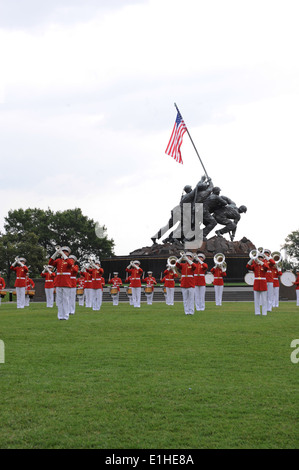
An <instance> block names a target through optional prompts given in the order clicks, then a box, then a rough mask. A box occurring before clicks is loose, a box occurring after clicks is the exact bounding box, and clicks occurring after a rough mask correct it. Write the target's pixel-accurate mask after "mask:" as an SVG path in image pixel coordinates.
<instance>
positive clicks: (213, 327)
mask: <svg viewBox="0 0 299 470" xmlns="http://www.w3.org/2000/svg"><path fill="white" fill-rule="evenodd" d="M253 312H254V308H253V303H247V302H239V303H233V302H230V303H224V305H223V306H222V307H217V308H216V306H215V304H214V303H212V302H209V303H206V310H205V311H204V312H196V313H195V315H194V316H193V317H192V316H185V315H184V313H183V307H182V303H176V304H175V306H173V307H170V306H166V305H165V304H163V303H154V304H153V305H152V306H148V305H146V304H142V307H141V308H140V309H134V308H133V307H131V306H129V305H128V303H122V304H120V305H119V306H118V307H113V306H112V304H110V303H104V304H103V306H102V309H101V310H100V311H99V312H93V311H92V310H90V309H86V308H85V307H77V311H76V314H75V315H74V316H71V317H70V319H69V320H68V321H58V320H57V309H56V308H53V309H47V308H46V307H45V304H42V303H40V304H39V303H31V305H30V307H27V308H25V309H24V310H17V309H16V304H15V303H9V304H2V305H1V307H0V339H1V340H2V341H3V342H4V344H5V363H1V364H0V394H1V401H0V416H1V426H0V448H3V449H4V448H38V449H41V448H44V449H45V448H64V449H66V448H70V449H71V448H72V449H74V448H85V449H91V448H98V449H203V448H209V449H224V448H226V449H227V448H235V449H236V448H250V449H261V448H298V446H299V428H298V414H299V412H298V410H299V391H298V390H299V363H298V364H294V363H292V362H291V359H290V355H291V352H292V349H291V347H290V344H291V341H292V340H293V339H296V338H299V307H296V306H295V302H285V303H282V302H281V303H280V307H279V308H278V309H275V310H274V311H273V312H272V313H269V314H268V316H266V317H262V316H260V317H256V316H255V315H254V313H253Z"/></svg>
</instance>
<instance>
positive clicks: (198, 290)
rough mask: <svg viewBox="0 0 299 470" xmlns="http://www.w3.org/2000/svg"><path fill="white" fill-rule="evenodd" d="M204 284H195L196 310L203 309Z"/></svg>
mask: <svg viewBox="0 0 299 470" xmlns="http://www.w3.org/2000/svg"><path fill="white" fill-rule="evenodd" d="M205 296H206V286H195V288H194V298H195V308H196V310H197V311H200V310H204V309H205Z"/></svg>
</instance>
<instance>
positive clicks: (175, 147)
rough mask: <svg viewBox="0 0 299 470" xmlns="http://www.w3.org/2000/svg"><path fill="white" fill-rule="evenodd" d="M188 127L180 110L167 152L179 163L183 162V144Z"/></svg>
mask: <svg viewBox="0 0 299 470" xmlns="http://www.w3.org/2000/svg"><path fill="white" fill-rule="evenodd" d="M186 130H187V127H186V125H185V123H184V121H183V118H182V116H181V114H180V112H179V111H178V114H177V117H176V120H175V123H174V126H173V130H172V134H171V137H170V140H169V142H168V145H167V149H166V150H165V153H166V154H167V155H170V156H171V157H173V158H174V159H175V160H176V161H177V162H178V163H183V160H182V155H181V150H180V149H181V145H182V142H183V135H184V134H185V132H186Z"/></svg>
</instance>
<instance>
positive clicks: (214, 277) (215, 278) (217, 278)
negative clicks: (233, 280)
mask: <svg viewBox="0 0 299 470" xmlns="http://www.w3.org/2000/svg"><path fill="white" fill-rule="evenodd" d="M214 279H222V277H214Z"/></svg>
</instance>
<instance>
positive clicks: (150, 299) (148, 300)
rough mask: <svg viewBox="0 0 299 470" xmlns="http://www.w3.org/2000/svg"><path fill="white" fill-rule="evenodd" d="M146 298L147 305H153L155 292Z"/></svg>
mask: <svg viewBox="0 0 299 470" xmlns="http://www.w3.org/2000/svg"><path fill="white" fill-rule="evenodd" d="M145 296H146V303H147V305H152V303H153V297H154V291H153V292H152V293H151V294H145Z"/></svg>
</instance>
